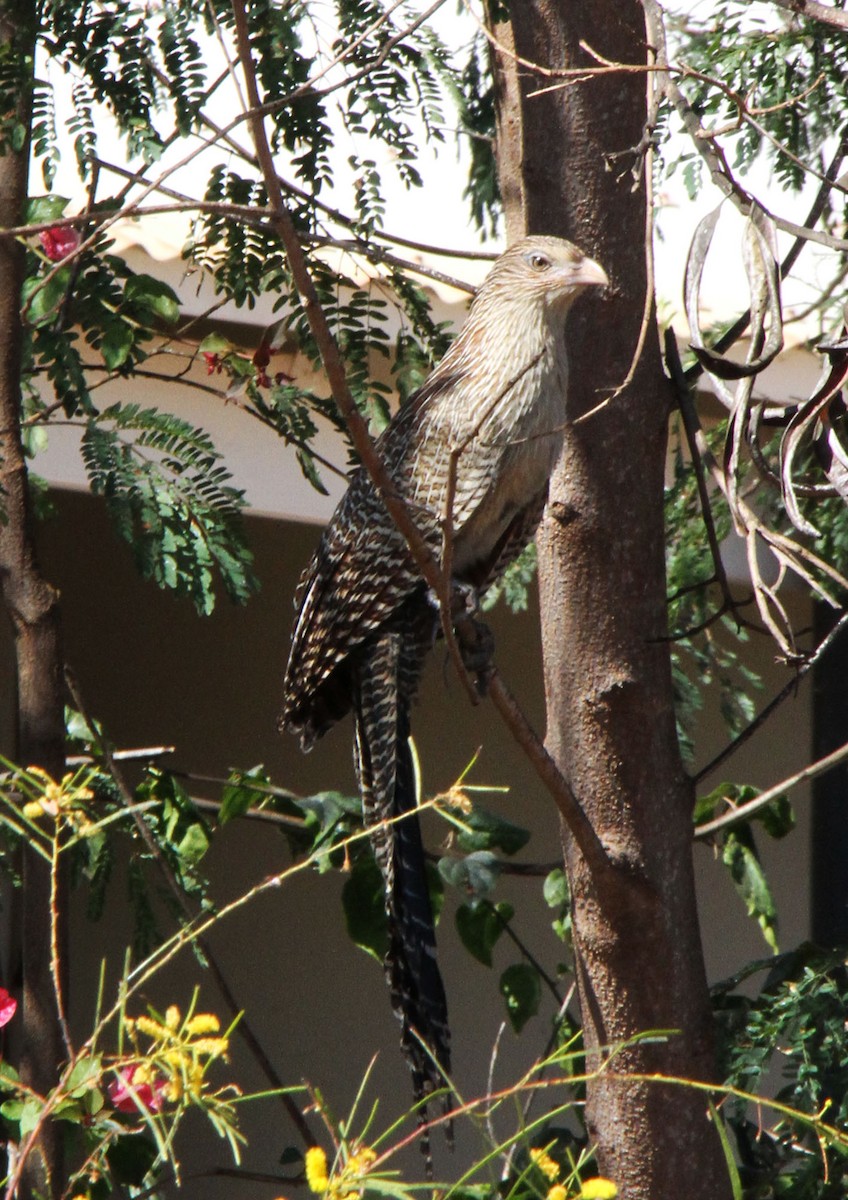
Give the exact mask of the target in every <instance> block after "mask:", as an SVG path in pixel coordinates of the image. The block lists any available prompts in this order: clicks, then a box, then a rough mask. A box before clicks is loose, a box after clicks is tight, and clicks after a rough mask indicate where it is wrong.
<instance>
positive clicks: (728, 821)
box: [695, 742, 848, 840]
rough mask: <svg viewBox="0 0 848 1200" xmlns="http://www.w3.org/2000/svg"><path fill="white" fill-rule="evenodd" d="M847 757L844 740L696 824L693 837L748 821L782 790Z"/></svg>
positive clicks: (782, 792) (813, 777) (700, 837)
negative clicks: (742, 801)
mask: <svg viewBox="0 0 848 1200" xmlns="http://www.w3.org/2000/svg"><path fill="white" fill-rule="evenodd" d="M846 758H848V742H845V743H844V744H843V745H841V746H840V747H839V748H838V749H837V750H834V751H833V752H832V753H831V754H826V755H825V756H824V758H819V759H817V760H816V762H814V763H808V764H807V766H806V767H804V768H803V769H802V770H800V771H796V773H795V774H794V775H790V776H789V777H788V779H784V780H782V781H781V782H780V783H776V784H775V785H774V786H773V787H770V788H768V790H767V791H765V792H760V794H759V796H756V797H755V798H754V799H753V800H749V801H748V802H747V803H746V804H740V805H739V806H738V807H737V808H732V809H730V810H729V811H728V812H726V813H724V814H723V815H722V816H720V817H716V818H715V819H714V820H712V821H705V822H704V824H703V825H698V826H697V827H696V829H695V837H696V839H698V840H700V839H703V838H708V837H711V836H712V834H714V833H718V831H719V830H721V829H732V828H733V826H734V825H741V824H743V823H744V822H745V821H749V820H750V819H751V817H753V816H754V815H755V814H756V813H758V812H760V810H761V809H763V808H765V807H766V805H768V804H771V802H772V800H776V799H777V798H778V797H779V796H782V795H783V794H784V792H788V791H790V790H791V789H792V788H794V787H797V786H798V784H799V783H805V782H806V781H807V780H808V779H815V778H816V776H817V775H823V774H824V773H825V771H829V770H831V768H832V767H836V766H838V765H839V763H841V762H843V761H844V760H845V759H846Z"/></svg>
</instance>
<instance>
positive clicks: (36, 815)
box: [23, 800, 77, 1200]
mask: <svg viewBox="0 0 848 1200" xmlns="http://www.w3.org/2000/svg"><path fill="white" fill-rule="evenodd" d="M46 812H47V809H46V808H45V807H44V805H43V804H42V802H41V801H40V800H27V802H26V804H25V805H24V807H23V814H24V816H25V817H26V819H27V820H28V821H38V820H39V819H40V818H41V817H43V816H44V814H45V813H46ZM74 1200H77V1198H76V1197H74Z"/></svg>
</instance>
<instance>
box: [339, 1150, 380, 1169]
mask: <svg viewBox="0 0 848 1200" xmlns="http://www.w3.org/2000/svg"><path fill="white" fill-rule="evenodd" d="M376 1159H377V1154H376V1151H374V1150H372V1149H371V1147H370V1146H360V1148H359V1149H358V1150H357V1151H356V1153H355V1154H351V1156H350V1158H349V1159H348V1161H347V1164H346V1166H345V1170H344V1173H345V1175H365V1174H366V1172H367V1171H368V1168H369V1167H370V1166H371V1164H372V1163H373V1162H375V1161H376Z"/></svg>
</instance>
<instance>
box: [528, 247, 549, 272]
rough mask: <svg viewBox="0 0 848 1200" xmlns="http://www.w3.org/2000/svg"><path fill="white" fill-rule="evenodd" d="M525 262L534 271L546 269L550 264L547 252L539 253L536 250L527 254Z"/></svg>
mask: <svg viewBox="0 0 848 1200" xmlns="http://www.w3.org/2000/svg"><path fill="white" fill-rule="evenodd" d="M527 262H528V263H529V264H530V266H531V267H532V268H533V270H534V271H547V269H548V267H549V266H550V265H551V260H550V259H549V258H548V256H547V254H541V253H540V252H539V251H538V250H536V251H535V252H534V253H533V254H528V255H527Z"/></svg>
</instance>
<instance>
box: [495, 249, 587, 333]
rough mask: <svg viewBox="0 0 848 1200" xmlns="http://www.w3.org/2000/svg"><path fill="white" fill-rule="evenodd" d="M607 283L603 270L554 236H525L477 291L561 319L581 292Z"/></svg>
mask: <svg viewBox="0 0 848 1200" xmlns="http://www.w3.org/2000/svg"><path fill="white" fill-rule="evenodd" d="M608 283H609V280H608V279H607V275H606V272H605V271H604V269H603V267H601V266H600V265H599V264H598V263H596V262H595V260H594V259H592V258H589V257H588V256H587V255H585V254H584V253H583V251H582V250H578V248H577V247H576V246H575V245H573V244H572V243H571V242H567V241H565V240H564V239H563V238H557V237H526V238H522V239H521V240H520V241H518V242H515V243H514V244H513V245H512V246H510V247H509V249H508V250H507V251H506V252H505V253H504V254H502V255H501V257H500V258H499V259H498V260H497V262H496V263H495V265H494V266H493V267H492V270H491V272H490V273H489V275H488V278H487V279H486V281H485V282H484V284H483V286H482V288H481V289H480V293H479V295H480V297H481V298H482V296H483V295H484V294H485V293H491V294H493V296H494V295H497V296H498V297H499V298H501V297H506V296H510V297H511V298H513V299H515V300H516V301H518V302H519V303H536V304H539V305H541V306H542V307H543V308H544V309H546V310H547V311H548V312H549V313H550V314H551V315H556V316H558V317H563V316H564V315H565V313H566V312H567V311H568V309H569V308H570V307H571V305H572V303H573V302H574V300H575V299H576V298H577V296H579V295H580V293H581V292H582V291H583V290H584V289H585V288H589V287H605V286H606V285H607V284H608Z"/></svg>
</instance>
